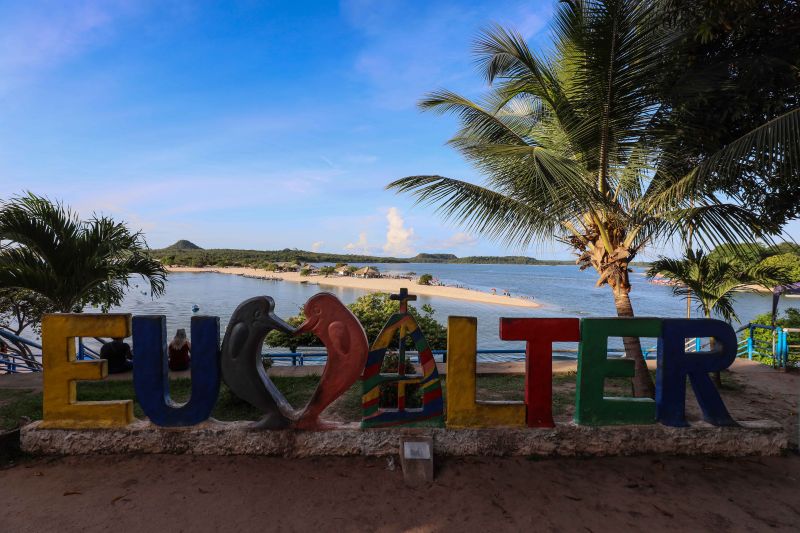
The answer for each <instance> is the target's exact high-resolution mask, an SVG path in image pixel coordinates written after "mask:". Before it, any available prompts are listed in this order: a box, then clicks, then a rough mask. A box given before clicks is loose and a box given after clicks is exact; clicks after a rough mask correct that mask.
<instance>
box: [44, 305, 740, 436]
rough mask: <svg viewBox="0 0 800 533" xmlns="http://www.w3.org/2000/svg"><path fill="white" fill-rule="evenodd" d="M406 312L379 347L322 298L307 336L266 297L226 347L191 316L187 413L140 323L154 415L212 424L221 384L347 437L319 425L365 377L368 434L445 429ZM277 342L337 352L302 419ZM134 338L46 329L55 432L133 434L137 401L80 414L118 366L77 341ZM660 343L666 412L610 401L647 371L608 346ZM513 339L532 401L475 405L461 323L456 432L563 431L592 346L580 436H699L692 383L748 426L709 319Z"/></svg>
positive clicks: (295, 423)
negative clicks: (273, 358) (557, 352)
mask: <svg viewBox="0 0 800 533" xmlns="http://www.w3.org/2000/svg"><path fill="white" fill-rule="evenodd" d="M391 298H392V299H393V300H399V302H400V305H399V310H398V312H396V313H395V314H393V315H392V316H391V317H390V318H389V320H388V321H387V322H386V324H385V325H384V327H383V329H382V330H381V332H380V333H379V334H378V337H377V338H376V339H375V341H374V342H373V344H372V346H371V347H370V346H369V343H368V339H367V335H366V333H365V332H364V328H363V327H362V326H361V324H360V322H359V321H358V319H357V318H356V317H355V316H354V315H353V313H351V312H350V310H349V309H347V307H345V306H344V305H343V304H342V303H341V302H340V301H339V300H338V299H337V298H336V297H335V296H334V295H333V294H330V293H320V294H316V295H314V296H313V297H311V298H310V299H309V300H308V302H306V305H305V307H304V311H305V315H306V321H305V322H304V323H303V324H302V325H301V326H300V327H299V328H297V329H294V328H293V327H292V326H290V325H289V324H287V323H286V322H284V321H283V320H281V319H280V318H278V317H277V316H276V315H275V314H274V308H275V302H274V301H273V300H272V298H270V297H268V296H259V297H256V298H251V299H249V300H246V301H244V302H242V304H241V305H239V307H237V308H236V310H235V311H234V313H233V315H232V317H231V319H230V322H229V324H228V327H227V329H226V331H225V337H224V340H223V342H222V348H221V350H220V348H219V318H217V317H201V316H195V317H192V329H191V332H192V395H191V398H190V400H189V401H188V402H187V403H185V404H183V405H180V404H176V403H174V402H173V401H172V399H171V398H170V394H169V371H168V363H167V355H166V344H167V330H166V319H165V317H164V316H137V317H135V318H133V322H132V324H133V328H132V329H133V351H134V367H133V378H134V388H135V391H136V397H137V399H138V401H139V403H140V404H141V406H142V409H143V410H144V412H145V414H146V415H147V416H148V417H149V418H150V420H151V421H152V422H153V423H154V424H156V425H159V426H172V427H180V426H192V425H195V424H198V423H200V422H202V421H204V420H206V419H208V417H209V416H210V414H211V412H212V411H213V408H214V405H215V404H216V401H217V398H218V396H219V388H220V376H221V377H222V379H224V380H225V383H226V384H227V385H228V387H229V388H230V389H231V391H232V392H233V393H234V394H236V395H237V396H239V397H240V398H241V399H243V400H245V401H247V402H249V403H250V404H252V405H253V406H255V407H256V408H258V409H260V410H261V412H263V413H264V414H263V417H262V418H261V419H260V420H259V421H258V422H256V423H254V424H252V425H251V426H250V427H251V428H252V429H285V428H294V429H302V430H319V429H329V428H332V427H336V425H334V424H333V423H332V422H326V421H324V420H321V419H320V416H321V415H322V413H323V411H324V410H325V408H326V407H327V406H329V405H330V404H331V403H332V402H333V401H335V400H336V399H337V398H339V397H341V395H342V394H344V393H345V392H346V391H347V390H348V389H349V388H350V387H351V386H352V385H353V384H354V383H355V382H356V380H357V379H358V378H359V376H360V378H361V392H362V396H361V403H362V413H363V415H362V420H361V427H362V428H381V427H389V426H403V425H405V426H413V425H416V424H420V423H422V422H424V421H427V424H426V425H431V424H432V425H436V426H442V425H443V421H444V402H443V397H442V384H441V380H440V379H439V373H438V370H437V368H436V362H435V361H434V359H433V353H432V352H431V349H430V346H429V345H428V343H427V341H426V339H425V337H424V335H423V333H422V330H421V329H420V327H419V324H418V323H417V322H416V320H415V319H414V316H413V315H412V314H411V313H409V309H408V301H409V300H414V299H416V298H415V297H414V296H411V295H409V294H408V291H407V289H401V290H400V292H399V294H393V295H391ZM272 330H280V331H283V332H286V333H292V334H300V333H304V332H312V333H314V334H315V335H317V337H319V338H320V339H321V340H322V342H323V344H324V345H325V347H326V349H327V353H328V359H327V363H326V365H325V367H324V369H323V373H322V377H321V379H320V382H319V384H318V385H317V388H316V390H315V391H314V393H313V395H312V396H311V399H310V400H309V401H308V403H307V404H306V406H305V407H304V408H303V409H302V410H298V411H296V410H294V409H293V408H292V406H291V405H290V404H289V402H287V401H286V399H285V398H284V396H283V394H281V392H280V391H279V390H278V388H277V387H276V386H275V385H274V383H273V382H272V381H271V380H270V378H269V377H268V376H267V373H266V371H265V369H264V365H263V363H262V360H261V357H262V355H261V352H262V346H263V342H264V338H265V337H266V336H267V334H268V333H269V332H270V331H272ZM130 334H131V316H130V315H126V314H51V315H45V317H44V319H43V321H42V365H43V369H44V375H43V382H44V394H43V415H44V416H43V420H42V422H41V427H43V428H63V429H81V428H109V427H118V426H125V425H127V424H130V423H131V422H132V421H133V420H134V418H133V402H132V401H130V400H124V401H105V402H78V401H77V382H78V381H90V380H100V379H103V378H104V377H105V376H106V375H107V374H108V367H107V361H105V360H99V361H98V360H89V361H77V360H76V338H80V337H107V338H108V337H111V338H124V337H128V336H129V335H130ZM395 335H399V342H398V369H397V373H396V374H388V373H387V374H383V373H381V368H382V365H383V362H384V360H385V357H386V353H387V350H388V349H389V346H390V345H391V344H392V340H393V339H394V336H395ZM611 336H614V337H650V338H658V367H657V371H656V400H655V401H653V400H651V399H649V398H626V397H605V395H604V389H605V387H604V384H605V380H606V379H607V378H611V377H632V376H633V375H634V362H633V360H630V359H625V358H611V359H609V358H608V338H609V337H611ZM409 337H410V338H411V341H412V343H413V345H414V347H415V348H416V350H417V352H418V353H419V363H420V366H421V367H422V373H421V374H417V373H414V374H406V365H407V363H406V348H407V346H406V344H407V339H408V338H409ZM500 338H502V339H504V340H524V341H526V349H525V353H526V381H525V402H482V401H476V368H477V319H476V318H474V317H458V316H451V317H449V320H448V332H447V349H448V358H447V373H448V381H447V385H448V386H447V410H448V413H447V427H449V428H485V427H497V426H507V427H508V426H510V427H519V426H525V425H527V426H530V427H536V428H547V427H554V425H555V424H554V421H553V413H552V349H553V346H552V345H553V343H554V342H575V341H578V342H580V344H579V349H578V374H577V382H576V395H575V422H576V423H577V424H581V425H590V426H603V425H612V424H652V423H655V422H656V421H659V422H661V423H662V424H665V425H668V426H687V425H688V423H687V421H686V409H685V402H686V378H687V377H688V378H689V381H690V382H691V384H692V388H693V390H694V394H695V397H696V398H697V401H698V403H699V405H700V409H701V410H702V412H703V418H704V419H705V420H706V421H707V422H709V423H711V424H714V425H718V426H735V425H737V424H736V422H735V421H734V420H733V418H732V417H731V415H730V413H729V412H728V410H727V409H726V407H725V404H724V402H723V401H722V397H721V396H720V394H719V392H718V391H717V390H716V388H715V387H714V384H713V383H712V381H711V379H710V378H709V373H710V372H717V371H721V370H724V369H726V368H728V367H729V366H730V365H731V364H732V363H733V361H734V359H735V358H736V351H737V342H736V334H735V332H734V331H733V329H732V328H731V326H730V325H729V324H726V323H724V322H722V321H719V320H710V319H694V320H684V319H657V318H585V319H581V320H578V319H575V318H501V319H500ZM692 338H710V339H712V341H711V344H710V346H711V348H710V349H709V350H706V351H698V352H687V351H686V349H685V342H686V340H687V339H692ZM382 386H396V387H397V406H396V408H382V407H381V405H380V393H381V387H382ZM409 386H414V387H415V388H418V389H419V392H420V393H421V397H422V406H421V407H420V408H407V403H408V402H407V392H408V390H407V388H408V387H409Z"/></svg>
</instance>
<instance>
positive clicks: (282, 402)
mask: <svg viewBox="0 0 800 533" xmlns="http://www.w3.org/2000/svg"><path fill="white" fill-rule="evenodd" d="M274 310H275V301H274V300H273V299H272V298H270V297H269V296H258V297H255V298H250V299H249V300H245V301H244V302H242V303H241V304H240V305H239V307H237V308H236V310H235V311H234V312H233V315H232V316H231V319H230V322H229V323H228V327H227V329H226V330H225V338H224V340H223V341H222V378H223V379H224V380H225V383H226V384H227V385H228V387H229V388H230V389H231V391H233V393H234V394H236V395H237V396H239V397H240V398H241V399H243V400H245V401H247V402H248V403H250V404H252V405H253V406H255V407H257V408H258V409H260V410H261V411H262V412H263V413H264V416H263V417H262V418H261V420H259V421H258V422H257V423H256V424H255V426H254V427H257V428H261V429H282V428H286V427H289V426H292V427H295V428H298V429H328V428H331V427H334V426H333V424H331V423H328V422H323V421H321V420H320V419H319V416H320V414H321V413H322V411H323V410H325V408H326V407H327V406H328V405H330V403H331V402H333V401H334V400H335V399H336V398H338V397H339V396H340V395H341V394H342V393H344V392H345V391H346V390H347V389H349V388H350V387H351V386H352V385H353V383H355V382H356V380H357V379H358V378H359V377H360V375H361V372H362V371H363V370H364V365H365V363H366V360H367V353H368V351H369V343H368V341H367V334H366V333H365V332H364V328H363V327H362V326H361V323H360V322H359V321H358V319H357V318H356V317H355V315H353V313H352V312H350V310H349V309H348V308H347V307H345V305H344V304H343V303H342V302H341V301H339V299H338V298H336V296H334V295H333V294H330V293H326V292H323V293H319V294H316V295H314V296H312V297H311V298H310V299H309V300H308V302H306V305H305V308H304V310H305V314H306V318H307V320H306V321H305V322H304V323H303V324H302V325H301V326H300V327H299V328H297V329H295V328H293V327H292V326H290V325H289V324H287V323H286V322H284V321H283V320H281V319H280V318H279V317H278V316H276V315H275V313H274ZM275 329H277V330H279V331H284V332H286V333H294V334H297V333H302V332H312V333H314V334H315V335H317V336H318V337H319V338H320V339H321V340H322V342H323V344H324V345H325V347H326V349H327V351H328V358H327V362H326V363H325V368H324V370H323V372H322V378H321V379H320V382H319V384H318V385H317V388H316V390H315V391H314V394H313V395H312V396H311V399H310V400H309V401H308V403H307V404H306V406H305V407H304V408H303V409H302V410H300V411H295V410H294V409H293V408H292V406H291V405H290V404H289V402H288V401H287V400H286V398H284V396H283V394H282V393H281V392H280V390H279V389H278V388H277V387H276V386H275V384H274V383H273V382H272V380H271V379H269V376H267V373H266V371H265V370H264V366H263V365H262V363H261V347H262V345H263V343H264V338H265V337H266V336H267V334H268V333H269V332H270V331H272V330H275Z"/></svg>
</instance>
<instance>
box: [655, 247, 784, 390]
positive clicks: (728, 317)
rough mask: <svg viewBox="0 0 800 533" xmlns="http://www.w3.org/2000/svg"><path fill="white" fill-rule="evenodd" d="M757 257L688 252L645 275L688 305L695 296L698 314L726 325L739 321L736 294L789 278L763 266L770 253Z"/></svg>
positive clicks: (780, 270) (663, 261)
mask: <svg viewBox="0 0 800 533" xmlns="http://www.w3.org/2000/svg"><path fill="white" fill-rule="evenodd" d="M750 249H751V250H752V247H751V248H750ZM759 255H760V257H759V258H758V260H756V261H754V262H753V261H751V262H748V264H746V265H745V264H742V263H741V262H739V261H735V260H726V259H720V258H718V257H713V256H708V255H706V254H704V253H703V251H702V250H697V251H692V250H687V251H686V253H685V254H684V256H683V258H682V259H671V258H668V257H660V258H659V259H658V260H657V261H654V262H653V263H652V264H651V265H650V269H649V270H648V271H647V276H648V277H649V278H651V279H652V278H654V277H655V276H657V275H660V276H662V277H664V278H666V279H668V280H670V281H672V282H673V285H672V293H673V294H674V295H675V296H679V297H681V298H683V299H684V300H686V301H687V302H690V301H692V297H694V299H695V300H696V301H697V304H696V305H697V309H698V311H700V312H702V313H703V316H705V317H706V318H711V315H717V316H719V317H720V318H722V319H723V320H725V321H726V322H732V321H733V320H736V321H737V322H739V317H738V316H737V315H736V311H735V310H734V308H733V304H734V300H735V297H736V293H737V292H745V291H751V292H752V291H753V290H754V287H762V288H766V289H772V288H773V287H775V286H777V285H782V284H784V283H788V281H789V279H790V276H789V273H788V272H787V271H786V270H785V269H784V268H781V267H778V266H774V265H769V264H767V263H766V259H767V258H768V257H769V252H761V253H760V254H759ZM711 342H712V343H713V339H712V341H711ZM714 380H715V381H716V384H717V386H722V378H721V376H720V373H719V372H714Z"/></svg>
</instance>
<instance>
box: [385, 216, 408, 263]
mask: <svg viewBox="0 0 800 533" xmlns="http://www.w3.org/2000/svg"><path fill="white" fill-rule="evenodd" d="M386 221H387V222H388V223H389V224H388V226H387V228H386V244H384V245H383V251H384V252H386V253H387V254H398V255H402V254H409V255H410V254H413V253H414V249H413V248H412V246H411V241H412V239H413V238H414V228H406V227H405V221H404V220H403V217H401V216H400V211H398V210H397V208H396V207H392V208H390V209H389V212H388V213H386Z"/></svg>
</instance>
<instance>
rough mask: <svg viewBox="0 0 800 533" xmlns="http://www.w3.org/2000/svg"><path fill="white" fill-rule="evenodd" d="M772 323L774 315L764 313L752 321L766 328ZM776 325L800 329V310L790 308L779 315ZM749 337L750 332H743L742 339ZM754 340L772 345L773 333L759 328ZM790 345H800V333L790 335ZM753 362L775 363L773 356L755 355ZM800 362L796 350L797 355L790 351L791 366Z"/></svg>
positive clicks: (754, 334) (754, 332)
mask: <svg viewBox="0 0 800 533" xmlns="http://www.w3.org/2000/svg"><path fill="white" fill-rule="evenodd" d="M771 321H772V315H771V314H770V313H763V314H760V315H758V316H757V317H755V318H754V319H753V321H752V323H753V324H761V325H764V326H769V325H770V322H771ZM775 325H776V326H781V327H782V328H800V309H797V308H794V307H790V308H788V309H786V310H785V311H784V312H783V314H782V315H781V314H779V315H778V316H777V317H776V318H775ZM747 335H748V331H747V330H744V331H743V332H742V338H743V339H744V338H746V337H747ZM753 339H754V340H755V341H757V342H759V343H762V344H767V345H769V344H771V343H772V332H771V331H769V330H765V329H761V328H757V329H755V330H754V331H753ZM788 343H789V345H797V344H800V333H789V338H788ZM753 360H755V361H758V362H760V363H764V364H767V365H771V364H772V363H773V361H772V357H771V356H759V355H754V356H753ZM799 362H800V356H798V355H797V353H796V350H795V353H792V350H791V349H790V350H789V361H788V364H789V366H791V365H793V364H794V365H797V364H798V363H799Z"/></svg>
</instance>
